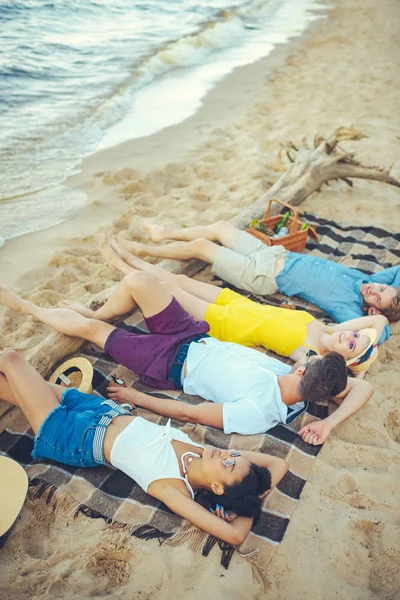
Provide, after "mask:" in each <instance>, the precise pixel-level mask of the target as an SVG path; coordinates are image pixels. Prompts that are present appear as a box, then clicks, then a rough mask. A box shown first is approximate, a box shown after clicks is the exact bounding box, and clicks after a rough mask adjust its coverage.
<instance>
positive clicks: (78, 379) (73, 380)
mask: <svg viewBox="0 0 400 600" xmlns="http://www.w3.org/2000/svg"><path fill="white" fill-rule="evenodd" d="M92 380H93V366H92V363H91V362H90V360H88V359H87V358H83V357H82V356H76V357H74V358H70V359H69V360H66V361H65V362H63V363H61V365H59V366H58V367H57V369H56V370H55V371H54V372H53V373H52V374H51V375H50V377H49V381H50V383H58V384H59V385H64V387H67V388H78V390H79V391H80V392H84V393H85V394H91V393H92Z"/></svg>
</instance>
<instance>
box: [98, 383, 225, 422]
mask: <svg viewBox="0 0 400 600" xmlns="http://www.w3.org/2000/svg"><path fill="white" fill-rule="evenodd" d="M107 391H108V395H109V397H110V398H111V399H112V400H115V402H129V403H131V404H135V405H136V406H141V407H142V408H146V409H147V410H151V411H153V412H155V413H157V414H159V415H163V416H164V417H171V419H177V420H178V421H187V422H189V423H199V424H200V425H209V426H211V427H217V428H218V429H223V427H224V426H223V419H222V404H214V403H213V402H202V403H201V404H195V405H194V404H187V403H186V402H180V401H179V400H169V399H167V398H157V397H155V396H150V395H149V394H144V393H143V392H138V391H137V390H135V389H134V388H128V387H123V386H109V387H108V388H107Z"/></svg>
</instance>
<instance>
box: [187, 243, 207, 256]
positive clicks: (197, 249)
mask: <svg viewBox="0 0 400 600" xmlns="http://www.w3.org/2000/svg"><path fill="white" fill-rule="evenodd" d="M211 243H212V242H210V241H209V240H206V239H205V238H197V239H195V240H192V241H191V242H188V248H189V249H190V254H191V255H192V256H194V257H195V258H202V257H203V256H204V253H205V252H206V251H207V248H208V247H209V245H210V244H211Z"/></svg>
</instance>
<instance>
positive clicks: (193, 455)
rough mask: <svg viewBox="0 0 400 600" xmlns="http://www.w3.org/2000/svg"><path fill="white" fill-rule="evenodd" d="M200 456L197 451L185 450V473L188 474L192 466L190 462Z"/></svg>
mask: <svg viewBox="0 0 400 600" xmlns="http://www.w3.org/2000/svg"><path fill="white" fill-rule="evenodd" d="M195 458H200V455H199V454H196V453H195V452H184V453H183V454H182V455H181V463H182V471H183V474H184V475H186V474H187V472H188V469H189V466H190V463H191V462H192V461H193V460H194V459H195Z"/></svg>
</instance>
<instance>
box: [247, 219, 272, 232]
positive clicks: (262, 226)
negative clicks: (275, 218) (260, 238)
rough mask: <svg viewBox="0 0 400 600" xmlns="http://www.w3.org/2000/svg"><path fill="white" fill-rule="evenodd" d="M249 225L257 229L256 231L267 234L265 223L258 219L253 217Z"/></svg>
mask: <svg viewBox="0 0 400 600" xmlns="http://www.w3.org/2000/svg"><path fill="white" fill-rule="evenodd" d="M250 227H252V228H253V229H257V231H260V232H261V233H265V234H266V235H269V234H268V228H267V226H266V225H265V223H262V222H261V221H259V220H258V219H253V220H252V222H251V223H250Z"/></svg>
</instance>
